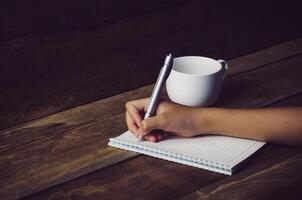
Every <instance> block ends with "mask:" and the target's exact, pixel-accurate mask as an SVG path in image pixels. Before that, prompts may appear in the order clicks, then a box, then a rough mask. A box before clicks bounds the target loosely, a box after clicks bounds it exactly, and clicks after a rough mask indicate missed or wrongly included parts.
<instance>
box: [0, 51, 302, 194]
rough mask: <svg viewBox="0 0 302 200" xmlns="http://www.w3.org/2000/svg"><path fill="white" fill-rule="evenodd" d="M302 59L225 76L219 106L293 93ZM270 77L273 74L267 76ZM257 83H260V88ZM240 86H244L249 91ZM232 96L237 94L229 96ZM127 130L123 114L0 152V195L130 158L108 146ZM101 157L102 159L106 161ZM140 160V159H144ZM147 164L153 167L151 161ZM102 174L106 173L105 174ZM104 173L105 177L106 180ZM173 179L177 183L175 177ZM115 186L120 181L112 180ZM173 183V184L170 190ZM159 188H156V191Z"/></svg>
mask: <svg viewBox="0 0 302 200" xmlns="http://www.w3.org/2000/svg"><path fill="white" fill-rule="evenodd" d="M301 63H302V56H297V57H295V58H291V59H288V60H283V61H282V62H279V63H274V64H272V65H270V66H267V67H265V68H261V69H258V70H255V71H251V72H249V73H247V74H243V75H241V76H238V77H232V78H230V79H227V80H226V83H225V85H226V87H225V88H224V90H225V92H223V93H222V94H223V95H222V96H221V100H220V104H219V106H226V107H233V106H237V107H248V106H261V104H262V105H266V104H267V102H271V103H272V102H274V99H277V100H279V98H280V96H283V97H286V94H288V95H292V93H295V92H297V91H301V90H302V80H301V78H300V76H299V74H300V73H301V70H302V68H300V64H301ZM270 77H275V78H274V79H270ZM244 83H248V87H243V88H242V90H238V89H237V88H236V87H235V85H237V84H240V85H243V86H244ZM259 83H260V84H261V85H262V87H259ZM231 86H232V87H231ZM234 88H235V89H234ZM243 90H244V91H247V90H248V93H246V92H244V91H243ZM234 96H236V98H231V97H234ZM125 130H126V125H125V122H124V114H123V113H122V114H118V115H116V116H112V117H110V118H107V119H103V120H100V121H96V122H94V123H92V124H88V125H86V126H83V127H79V128H76V129H73V130H70V131H66V132H63V133H62V132H61V133H58V134H55V135H54V136H53V137H52V138H49V139H45V140H43V141H38V142H35V143H32V144H30V145H27V146H23V147H20V148H17V149H14V150H11V151H7V152H4V153H2V154H0V155H1V162H0V166H1V168H0V177H1V187H0V194H1V196H3V197H5V198H6V199H13V198H14V197H15V196H18V197H24V196H27V195H30V194H32V193H34V192H37V191H41V190H43V189H46V188H48V187H50V186H53V185H57V184H60V183H63V182H66V181H67V180H73V179H75V178H77V177H79V176H82V175H85V174H87V173H91V172H93V171H96V170H99V169H101V168H103V167H105V166H109V165H112V164H114V163H116V162H117V161H121V160H125V159H126V158H129V157H132V156H133V155H129V152H128V151H119V150H110V149H111V148H109V147H107V142H108V139H109V137H114V136H116V135H119V134H120V133H121V132H123V131H125ZM32 131H34V129H32ZM41 152H43V154H41ZM58 155H59V156H58ZM135 155H136V154H135ZM102 156H103V157H105V158H106V159H105V160H104V159H103V158H102ZM140 159H141V158H140ZM110 160H112V163H110V162H111V161H110ZM138 162H139V163H144V162H143V161H138ZM154 162H155V160H154ZM156 162H157V161H156ZM126 163H127V166H128V165H132V164H131V162H126ZM167 163H168V162H167ZM171 165H172V167H173V166H174V167H175V169H178V166H179V165H177V164H174V163H173V164H171ZM136 167H138V168H140V167H144V168H146V167H148V166H139V165H137V166H136ZM149 167H151V168H152V166H149ZM117 168H119V167H117ZM7 169H9V170H7ZM20 169H22V170H20ZM119 169H120V170H121V171H122V170H123V169H121V168H119ZM184 169H185V171H186V170H187V169H186V168H184ZM150 170H151V169H150ZM158 170H159V169H158ZM162 170H165V169H162ZM147 171H148V170H147ZM140 173H141V174H143V173H144V172H143V171H141V172H140ZM160 173H168V172H167V171H163V172H160ZM186 173H187V172H186ZM186 173H185V174H186ZM202 173H204V172H202ZM207 173H210V172H207ZM210 174H212V173H210ZM212 176H214V177H215V180H217V179H216V178H217V177H216V174H213V175H208V176H205V178H206V177H208V178H206V179H208V180H205V183H208V182H212V181H214V179H212ZM106 177H107V178H108V176H106ZM106 177H103V178H104V180H105V179H106ZM120 178H122V177H120ZM218 178H220V176H219V177H218ZM33 180H35V181H33ZM179 181H181V180H179ZM109 182H110V181H109ZM109 182H108V184H109ZM118 182H119V180H116V184H117V183H118ZM104 184H106V182H104ZM111 184H113V182H111ZM145 184H150V185H152V184H153V183H150V182H146V183H145ZM175 184H180V183H179V182H175ZM195 186H196V185H195ZM112 187H113V186H112ZM115 187H118V186H117V185H115ZM173 188H174V187H173V186H171V190H173ZM157 189H158V188H157ZM157 189H156V188H154V190H155V191H156V190H157ZM191 189H192V188H191ZM154 190H153V191H154ZM79 191H80V189H79ZM150 191H151V189H150ZM167 192H168V193H169V192H171V191H170V190H169V191H167ZM12 194H14V195H15V196H12Z"/></svg>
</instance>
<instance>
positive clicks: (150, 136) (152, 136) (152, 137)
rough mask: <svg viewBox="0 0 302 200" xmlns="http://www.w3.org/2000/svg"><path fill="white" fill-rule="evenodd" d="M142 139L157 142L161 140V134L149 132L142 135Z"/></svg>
mask: <svg viewBox="0 0 302 200" xmlns="http://www.w3.org/2000/svg"><path fill="white" fill-rule="evenodd" d="M144 140H148V141H150V142H158V141H160V140H162V135H161V134H160V133H150V134H147V135H145V136H144Z"/></svg>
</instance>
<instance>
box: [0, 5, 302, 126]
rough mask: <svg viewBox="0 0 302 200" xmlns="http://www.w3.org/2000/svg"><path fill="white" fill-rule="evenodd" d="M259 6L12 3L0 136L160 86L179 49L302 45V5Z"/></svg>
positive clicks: (7, 15)
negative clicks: (164, 67)
mask: <svg viewBox="0 0 302 200" xmlns="http://www.w3.org/2000/svg"><path fill="white" fill-rule="evenodd" d="M297 2H298V1H297ZM260 3H261V6H258V5H259V4H258V3H256V2H255V1H249V2H242V1H236V3H235V2H233V3H232V4H230V3H227V2H222V1H217V0H214V1H213V0H212V1H198V0H188V1H184V0H174V1H172V0H154V1H151V2H145V3H142V2H141V1H139V0H132V1H122V0H117V1H108V0H107V1H106V0H100V1H96V0H92V1H89V2H86V1H83V0H75V1H71V0H63V1H55V2H53V1H51V2H50V1H45V0H43V1H39V2H36V1H35V0H29V1H26V2H20V1H9V0H5V1H4V3H2V6H1V7H0V15H1V16H0V18H1V19H2V20H1V21H0V30H1V32H0V40H1V41H0V65H1V69H0V74H1V77H0V85H1V91H0V105H5V106H2V107H1V113H0V129H3V128H7V127H9V126H12V125H15V124H18V123H21V122H25V121H28V120H32V119H36V118H39V117H42V116H46V115H49V114H51V113H55V112H58V111H62V110H66V109H69V108H72V107H75V106H78V105H82V104H86V103H89V102H93V101H96V100H99V99H102V98H105V97H108V96H112V95H114V94H118V93H120V92H122V91H127V90H130V89H133V88H136V87H140V86H143V85H146V84H149V83H152V82H153V81H155V79H156V75H157V74H158V71H159V67H160V64H159V63H161V62H162V60H163V57H164V55H165V54H166V53H167V52H170V51H173V53H174V54H175V55H205V56H209V57H213V58H224V59H228V58H231V57H238V56H239V55H243V54H247V53H250V52H252V51H256V50H259V49H263V48H266V47H268V46H272V45H274V44H278V43H281V42H284V41H288V40H292V39H294V38H297V37H301V34H302V28H301V26H300V18H301V12H300V11H299V9H298V8H299V6H295V2H291V3H290V4H288V3H284V2H276V1H275V2H270V1H265V2H263V1H261V2H260ZM272 3H273V5H274V6H271V4H272ZM284 6H286V7H287V9H284ZM251 10H253V12H250V11H251ZM268 11H269V12H268ZM255 13H257V14H255ZM280 27H282V28H280Z"/></svg>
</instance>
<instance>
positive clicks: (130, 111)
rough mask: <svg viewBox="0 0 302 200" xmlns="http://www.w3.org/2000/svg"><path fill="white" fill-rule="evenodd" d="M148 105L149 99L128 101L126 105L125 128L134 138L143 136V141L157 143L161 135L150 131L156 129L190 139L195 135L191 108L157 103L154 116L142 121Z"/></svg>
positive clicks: (169, 103) (170, 103) (168, 103)
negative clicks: (126, 127)
mask: <svg viewBox="0 0 302 200" xmlns="http://www.w3.org/2000/svg"><path fill="white" fill-rule="evenodd" d="M148 103H149V98H146V99H139V100H135V101H130V102H128V103H127V104H126V122H127V126H128V128H129V130H130V131H131V132H132V133H134V134H135V135H136V137H138V136H139V135H143V136H144V139H145V140H149V141H152V142H157V141H159V140H161V139H162V135H161V134H160V133H159V132H155V131H152V130H156V129H161V130H164V131H166V132H169V133H172V134H175V135H179V136H183V137H192V136H195V135H196V134H197V133H196V131H195V130H196V128H195V126H194V119H193V116H194V115H193V109H192V108H189V107H186V106H181V105H178V104H175V103H172V102H167V101H163V102H160V103H159V105H158V107H157V110H156V115H155V116H153V117H150V118H148V119H145V120H143V118H144V114H145V112H146V110H147V107H148ZM150 131H152V132H151V133H150Z"/></svg>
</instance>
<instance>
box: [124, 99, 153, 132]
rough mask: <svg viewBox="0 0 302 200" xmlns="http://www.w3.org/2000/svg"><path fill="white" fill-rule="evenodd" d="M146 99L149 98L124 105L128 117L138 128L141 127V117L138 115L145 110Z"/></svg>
mask: <svg viewBox="0 0 302 200" xmlns="http://www.w3.org/2000/svg"><path fill="white" fill-rule="evenodd" d="M148 99H149V98H146V99H139V100H135V101H129V102H128V103H126V110H127V112H128V114H129V117H131V118H132V119H133V120H134V121H135V123H136V124H137V126H138V127H140V126H141V122H142V116H141V114H140V113H141V112H142V111H145V110H146V108H147V106H148Z"/></svg>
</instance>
